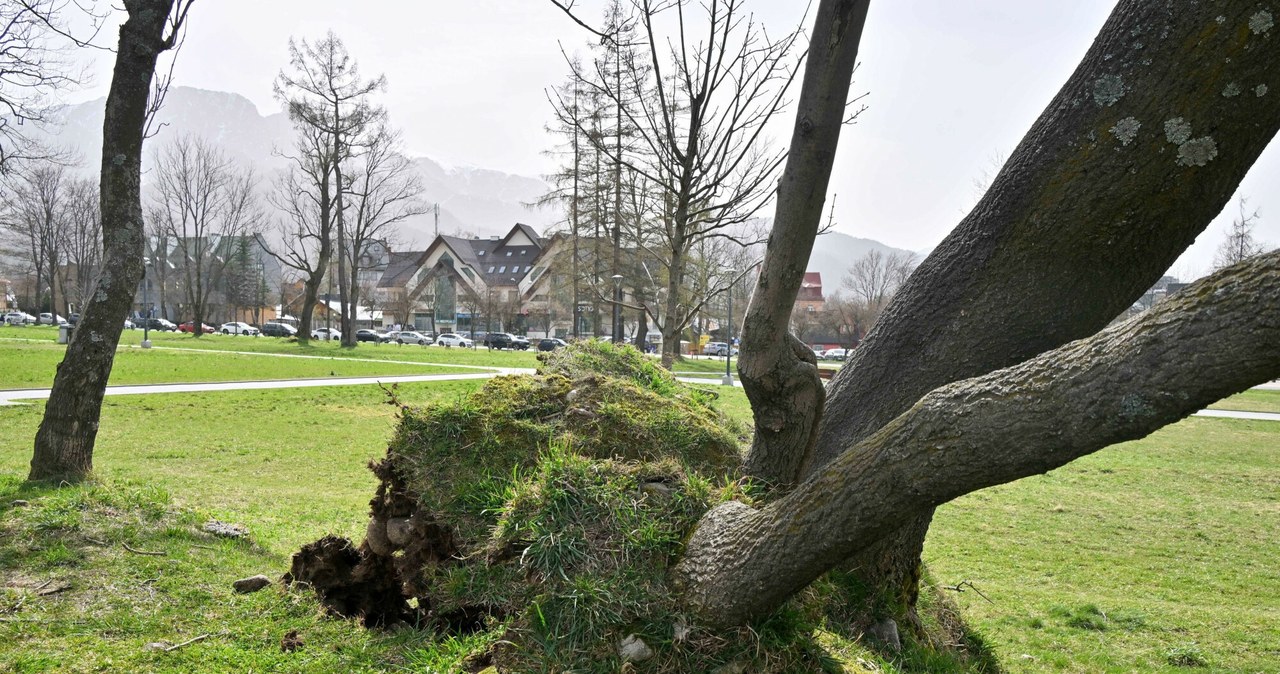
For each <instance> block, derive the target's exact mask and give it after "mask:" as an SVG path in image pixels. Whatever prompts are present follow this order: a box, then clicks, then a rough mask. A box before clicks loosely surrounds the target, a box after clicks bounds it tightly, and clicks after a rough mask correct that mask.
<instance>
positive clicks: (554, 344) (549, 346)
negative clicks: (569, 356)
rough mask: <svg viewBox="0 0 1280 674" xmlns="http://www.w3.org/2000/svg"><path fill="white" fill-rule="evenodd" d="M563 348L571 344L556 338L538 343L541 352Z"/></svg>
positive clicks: (549, 338)
mask: <svg viewBox="0 0 1280 674" xmlns="http://www.w3.org/2000/svg"><path fill="white" fill-rule="evenodd" d="M562 346H569V343H568V342H566V341H564V340H563V339H558V338H556V337H548V338H546V339H543V340H541V341H539V342H538V350H539V351H555V350H556V349H558V348H560V347H562Z"/></svg>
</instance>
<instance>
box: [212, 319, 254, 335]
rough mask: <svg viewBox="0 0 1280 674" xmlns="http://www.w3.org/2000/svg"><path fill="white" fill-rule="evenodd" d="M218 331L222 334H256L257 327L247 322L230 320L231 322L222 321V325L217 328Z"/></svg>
mask: <svg viewBox="0 0 1280 674" xmlns="http://www.w3.org/2000/svg"><path fill="white" fill-rule="evenodd" d="M218 332H221V333H222V334H224V335H256V334H258V329H257V328H255V327H253V326H252V325H249V324H248V323H241V322H240V321H232V322H231V323H223V324H222V327H221V328H218Z"/></svg>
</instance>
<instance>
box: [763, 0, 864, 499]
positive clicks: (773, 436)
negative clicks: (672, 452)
mask: <svg viewBox="0 0 1280 674" xmlns="http://www.w3.org/2000/svg"><path fill="white" fill-rule="evenodd" d="M869 4H870V1H869V0H857V1H853V2H823V3H822V4H821V5H819V7H818V14H817V16H816V17H815V19H814V33H813V39H812V40H811V41H810V47H809V57H808V60H807V61H806V66H805V76H804V81H803V83H802V84H801V88H800V101H799V104H798V109H797V112H796V123H795V128H794V130H793V131H792V135H791V149H790V153H789V154H788V159H787V166H786V169H785V170H784V171H783V173H782V181H781V183H780V185H779V187H778V206H777V210H776V212H775V216H774V222H773V231H772V232H771V233H770V235H769V243H768V247H767V248H766V252H765V259H764V265H763V266H762V267H761V270H760V275H759V277H758V278H757V279H756V287H755V291H754V293H752V296H751V304H750V306H749V307H748V308H747V314H746V317H745V319H744V320H743V327H742V353H741V356H740V358H739V360H738V375H739V376H740V377H741V379H742V388H743V390H744V391H745V392H746V394H747V398H748V399H749V400H750V401H751V410H752V413H753V415H754V417H755V439H754V440H753V442H752V447H751V451H750V452H749V453H748V454H747V460H746V464H745V467H744V468H745V470H746V472H747V473H748V474H750V475H753V476H756V477H758V478H761V479H763V480H765V481H766V482H770V483H774V484H780V485H784V484H793V483H795V482H796V481H797V479H798V478H799V473H800V466H801V465H802V464H803V463H804V462H805V460H806V458H807V456H808V454H809V452H810V451H811V450H812V448H813V444H814V441H815V440H816V439H817V427H818V422H819V420H820V419H821V417H822V410H823V404H824V401H825V398H826V392H825V390H824V389H823V385H822V380H821V379H819V378H818V367H817V359H816V358H814V355H813V352H812V351H811V350H810V349H809V348H808V347H806V346H805V345H804V344H803V343H801V342H800V341H799V340H797V339H796V338H794V337H792V336H791V335H790V334H789V333H788V330H787V328H788V325H789V323H790V320H791V310H792V307H793V306H794V303H795V298H796V293H797V292H798V291H799V289H800V283H801V280H802V279H803V278H804V271H805V265H807V264H808V262H809V256H810V254H811V253H812V252H813V240H814V238H815V237H816V236H817V233H818V227H819V224H820V223H821V221H822V206H823V201H824V200H825V198H826V193H827V184H828V182H829V181H830V178H831V166H832V164H833V162H834V161H835V153H836V146H837V144H838V142H839V139H840V127H841V126H842V124H843V122H844V115H845V101H846V100H848V96H849V80H850V78H851V77H852V76H853V68H854V64H855V63H857V60H858V43H859V41H860V40H861V37H862V27H863V24H864V23H865V22H866V18H867V9H868V6H869Z"/></svg>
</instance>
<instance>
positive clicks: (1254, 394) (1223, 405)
mask: <svg viewBox="0 0 1280 674" xmlns="http://www.w3.org/2000/svg"><path fill="white" fill-rule="evenodd" d="M1209 409H1211V410H1235V411H1237V412H1270V413H1272V414H1280V391H1261V390H1252V391H1245V392H1244V393H1238V394H1236V395H1233V396H1231V397H1230V398H1227V399H1226V400H1220V401H1218V402H1216V403H1214V404H1212V405H1210V406H1209Z"/></svg>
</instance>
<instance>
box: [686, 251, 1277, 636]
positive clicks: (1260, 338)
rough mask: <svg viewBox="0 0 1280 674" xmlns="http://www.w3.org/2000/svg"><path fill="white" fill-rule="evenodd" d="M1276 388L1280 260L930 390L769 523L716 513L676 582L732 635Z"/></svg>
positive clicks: (694, 607)
mask: <svg viewBox="0 0 1280 674" xmlns="http://www.w3.org/2000/svg"><path fill="white" fill-rule="evenodd" d="M1277 374H1280V251H1277V252H1273V253H1269V254H1267V255H1264V256H1260V257H1257V258H1254V259H1253V260H1252V261H1249V262H1245V263H1242V264H1240V265H1236V266H1234V267H1230V268H1228V269H1226V270H1224V271H1222V272H1219V273H1218V274H1215V275H1214V276H1212V277H1210V278H1208V279H1205V280H1203V281H1200V282H1197V283H1195V284H1193V285H1192V286H1191V287H1189V288H1188V289H1187V290H1186V291H1184V292H1182V293H1179V294H1177V295H1175V296H1173V297H1171V298H1169V299H1168V300H1166V301H1164V302H1162V303H1161V304H1160V305H1158V306H1157V307H1155V308H1154V309H1151V310H1149V311H1147V312H1146V313H1144V314H1142V315H1140V316H1138V317H1137V318H1135V319H1133V320H1130V321H1126V322H1124V323H1121V324H1119V325H1116V326H1114V327H1112V328H1109V329H1107V330H1105V331H1103V332H1101V333H1098V334H1096V335H1094V336H1093V337H1090V338H1088V339H1083V340H1078V341H1075V342H1071V343H1069V344H1066V345H1064V346H1062V347H1059V348H1058V349H1055V350H1053V351H1049V352H1046V353H1043V354H1040V355H1039V356H1036V357H1034V358H1032V359H1030V360H1027V361H1024V362H1022V363H1019V364H1017V365H1014V366H1012V367H1009V368H1005V369H1003V370H997V371H995V372H991V373H988V374H986V375H983V376H980V377H975V378H972V379H967V380H964V381H960V382H955V383H952V384H949V385H947V386H943V387H941V388H938V389H936V390H934V391H932V392H931V393H929V394H928V395H926V396H925V397H924V398H922V399H921V400H920V401H919V402H917V403H916V404H915V405H914V406H912V407H911V409H909V410H908V411H907V412H905V413H904V414H902V415H901V416H899V417H897V418H895V419H894V420H893V421H892V422H891V423H889V424H886V425H885V426H884V427H883V428H881V429H880V430H878V431H877V432H876V433H874V434H872V435H871V436H869V437H868V438H867V439H865V440H863V441H862V442H861V443H859V444H858V446H856V447H854V448H852V449H851V450H850V451H847V452H844V453H843V454H841V455H840V456H838V457H837V458H836V459H835V460H834V461H832V462H830V463H828V464H827V465H826V466H824V467H823V468H822V469H821V470H820V471H818V472H817V473H815V474H814V475H813V476H812V477H810V478H809V479H808V480H806V481H805V482H804V483H803V484H801V485H800V486H799V487H797V488H796V489H795V491H793V492H791V493H790V494H788V495H787V496H785V497H783V498H781V499H779V500H777V501H774V502H773V503H771V504H769V505H768V506H766V507H764V508H761V509H759V510H754V509H752V508H750V507H749V506H746V505H743V504H742V503H739V502H736V501H735V502H730V503H727V504H725V505H722V506H719V507H717V508H715V509H713V510H712V511H711V512H710V513H708V514H707V516H706V517H705V518H704V519H703V521H702V523H701V524H700V525H699V527H698V529H697V530H696V531H695V532H694V534H693V536H692V537H691V539H690V541H689V544H688V546H687V548H686V550H685V555H684V558H683V559H682V560H681V561H680V563H679V564H678V565H677V567H676V569H675V575H674V580H675V582H676V584H677V586H678V588H679V589H681V590H683V592H684V600H685V602H686V606H687V608H688V609H690V610H691V611H692V612H693V613H695V614H696V615H698V616H699V617H700V618H701V619H702V620H703V621H705V622H707V623H709V624H712V625H735V624H741V623H743V622H745V621H747V620H749V619H751V618H753V617H757V616H761V615H764V614H766V613H768V612H769V611H771V610H773V609H775V608H776V607H777V606H779V605H780V604H781V603H782V602H783V601H785V600H786V598H787V597H789V596H791V595H792V594H794V593H795V592H796V591H798V590H799V589H801V588H803V587H804V586H805V585H807V584H808V583H810V582H811V581H813V580H814V579H815V578H817V577H818V576H819V575H821V574H822V573H824V572H826V571H827V570H828V569H830V568H832V567H833V566H835V565H838V564H840V563H841V562H842V561H844V560H847V559H848V558H849V556H850V555H851V554H853V553H855V552H857V551H859V550H865V549H866V548H867V546H868V544H870V543H873V542H874V541H876V540H879V539H880V538H882V537H883V535H884V534H885V533H886V532H888V531H891V530H892V529H894V528H895V527H900V526H903V525H904V524H906V523H908V522H910V521H911V519H912V518H917V517H920V516H921V515H924V514H925V513H926V512H928V511H929V509H931V508H933V507H935V506H937V505H939V504H942V503H945V502H947V501H949V500H951V499H954V498H957V497H959V496H962V495H964V494H967V493H969V492H972V491H975V490H978V489H982V488H984V487H990V486H993V485H997V484H1003V483H1005V482H1010V481H1012V480H1016V479H1018V478H1021V477H1026V476H1029V475H1035V474H1039V473H1044V472H1046V471H1049V470H1052V469H1054V468H1057V467H1059V466H1062V465H1064V464H1066V463H1068V462H1070V461H1073V460H1075V459H1077V458H1079V457H1081V456H1085V455H1087V454H1090V453H1092V452H1095V451H1097V450H1099V449H1102V448H1104V447H1107V446H1109V445H1112V444H1114V443H1117V442H1123V441H1126V440H1133V439H1137V438H1141V437H1143V436H1145V435H1147V434H1148V433H1151V432H1152V431H1154V430H1156V429H1159V428H1161V427H1162V426H1165V425H1167V424H1170V423H1173V422H1175V421H1178V420H1180V419H1182V418H1184V417H1186V416H1187V415H1190V414H1192V413H1194V412H1196V411H1197V410H1200V409H1202V408H1204V407H1205V406H1206V405H1208V404H1210V403H1212V402H1214V401H1217V400H1220V399H1222V398H1224V397H1226V396H1229V395H1232V394H1234V393H1237V392H1239V391H1242V390H1245V389H1247V388H1249V387H1250V386H1254V385H1257V384H1260V383H1262V382H1265V381H1267V380H1268V379H1270V378H1272V377H1274V376H1276V375H1277Z"/></svg>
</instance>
